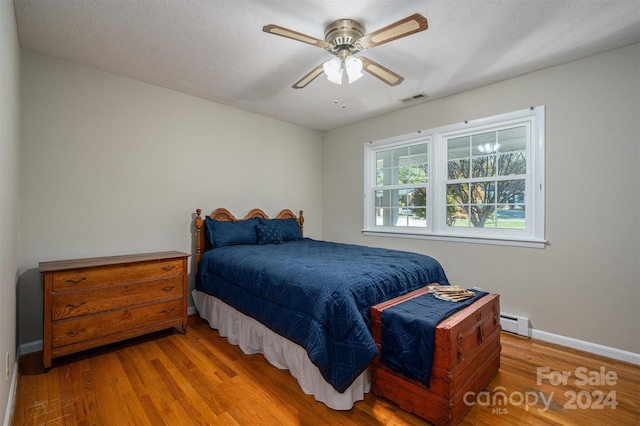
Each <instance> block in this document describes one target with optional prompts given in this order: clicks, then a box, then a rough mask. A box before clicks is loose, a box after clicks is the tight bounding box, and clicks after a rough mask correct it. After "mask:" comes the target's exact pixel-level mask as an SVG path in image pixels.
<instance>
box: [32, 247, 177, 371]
mask: <svg viewBox="0 0 640 426" xmlns="http://www.w3.org/2000/svg"><path fill="white" fill-rule="evenodd" d="M188 257H189V255H188V254H186V253H180V252H161V253H145V254H136V255H125V256H110V257H99V258H88V259H74V260H63V261H54V262H41V263H40V265H39V269H40V273H41V274H42V276H43V281H44V350H43V352H44V367H45V369H48V368H50V367H51V360H52V358H56V357H59V356H63V355H68V354H71V353H74V352H78V351H82V350H85V349H89V348H94V347H97V346H101V345H105V344H108V343H113V342H116V341H120V340H124V339H128V338H131V337H135V336H140V335H142V334H146V333H150V332H153V331H158V330H162V329H165V328H171V327H179V328H180V329H181V330H182V331H183V332H184V331H186V329H187V259H188Z"/></svg>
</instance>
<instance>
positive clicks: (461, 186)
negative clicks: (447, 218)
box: [447, 183, 469, 204]
mask: <svg viewBox="0 0 640 426" xmlns="http://www.w3.org/2000/svg"><path fill="white" fill-rule="evenodd" d="M468 203H469V184H468V183H456V184H449V185H447V204H468Z"/></svg>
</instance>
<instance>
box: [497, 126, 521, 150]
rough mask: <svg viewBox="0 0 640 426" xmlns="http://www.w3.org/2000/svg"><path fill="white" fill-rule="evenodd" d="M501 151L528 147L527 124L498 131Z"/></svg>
mask: <svg viewBox="0 0 640 426" xmlns="http://www.w3.org/2000/svg"><path fill="white" fill-rule="evenodd" d="M498 141H499V144H500V147H499V148H500V152H511V151H524V150H525V149H527V128H526V127H525V126H521V127H514V128H513V129H505V130H500V131H499V132H498Z"/></svg>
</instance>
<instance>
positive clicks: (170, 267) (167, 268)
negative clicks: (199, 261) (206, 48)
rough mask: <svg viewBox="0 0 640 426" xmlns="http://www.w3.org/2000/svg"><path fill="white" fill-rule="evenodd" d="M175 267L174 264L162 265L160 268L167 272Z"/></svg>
mask: <svg viewBox="0 0 640 426" xmlns="http://www.w3.org/2000/svg"><path fill="white" fill-rule="evenodd" d="M175 268H176V267H175V266H173V265H170V266H163V267H162V270H163V271H165V272H169V271H170V270H172V269H175Z"/></svg>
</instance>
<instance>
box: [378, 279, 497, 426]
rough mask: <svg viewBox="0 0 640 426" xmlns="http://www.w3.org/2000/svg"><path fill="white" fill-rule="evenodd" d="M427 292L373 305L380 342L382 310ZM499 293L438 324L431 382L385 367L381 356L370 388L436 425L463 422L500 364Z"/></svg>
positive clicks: (417, 291) (414, 293)
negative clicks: (381, 361) (424, 381)
mask: <svg viewBox="0 0 640 426" xmlns="http://www.w3.org/2000/svg"><path fill="white" fill-rule="evenodd" d="M426 292H427V289H426V288H423V289H419V290H416V291H414V292H412V293H409V294H406V295H404V296H400V297H398V298H395V299H392V300H389V301H387V302H384V303H381V304H378V305H376V306H373V307H372V308H371V332H372V334H373V338H374V340H375V341H376V343H377V345H378V353H380V349H381V347H380V341H381V332H382V328H381V327H382V325H381V322H380V319H381V315H382V311H383V310H384V309H386V308H388V307H390V306H394V305H397V304H399V303H402V302H404V301H406V300H409V299H411V298H414V297H416V296H419V295H421V294H424V293H426ZM500 331H501V328H500V297H499V296H498V295H497V294H489V295H486V296H484V297H482V298H480V299H478V300H477V301H475V302H474V303H473V304H471V305H469V306H468V307H466V308H463V309H462V310H460V311H458V312H456V313H455V314H453V315H451V316H450V317H448V318H447V319H445V320H444V321H442V322H441V323H440V324H439V325H438V326H437V327H436V332H435V345H434V357H433V365H432V370H431V379H430V387H429V388H427V387H425V386H424V385H423V384H422V383H420V382H419V381H414V380H410V379H407V378H405V377H404V376H402V375H401V374H399V373H396V372H394V371H392V370H391V369H389V368H387V367H385V366H382V365H381V364H380V363H379V356H378V357H376V359H374V361H373V362H372V363H371V390H372V392H373V393H374V394H375V395H378V396H382V397H384V398H387V399H389V400H391V401H393V402H395V403H396V404H398V405H399V406H400V407H401V408H402V409H404V410H406V411H409V412H411V413H414V414H416V415H417V416H419V417H422V418H423V419H425V420H427V421H429V422H432V423H434V424H436V425H452V424H454V425H455V424H458V423H459V422H460V421H461V420H462V418H463V417H464V416H465V414H466V413H467V411H469V409H470V408H471V404H470V402H471V403H472V402H473V401H475V397H469V396H467V398H466V399H467V401H465V393H467V392H473V394H471V395H477V393H478V392H480V391H481V390H482V389H484V388H485V387H486V386H487V385H488V384H489V382H490V381H491V380H492V379H493V377H494V376H495V375H496V373H497V372H498V369H499V368H500V349H501V346H500Z"/></svg>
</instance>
